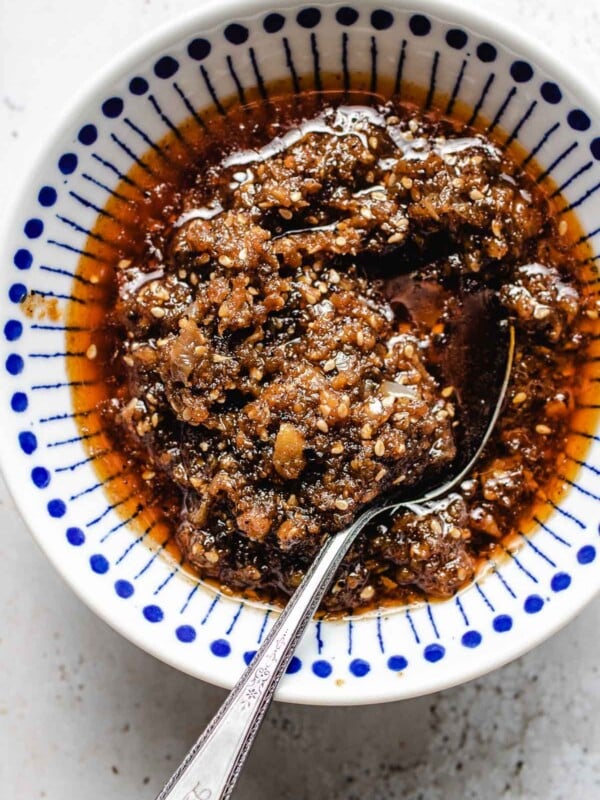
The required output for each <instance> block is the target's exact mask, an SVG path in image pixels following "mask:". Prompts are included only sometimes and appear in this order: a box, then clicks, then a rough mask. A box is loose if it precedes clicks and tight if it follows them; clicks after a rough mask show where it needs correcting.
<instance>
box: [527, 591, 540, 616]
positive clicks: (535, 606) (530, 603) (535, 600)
mask: <svg viewBox="0 0 600 800" xmlns="http://www.w3.org/2000/svg"><path fill="white" fill-rule="evenodd" d="M543 607H544V600H543V599H542V598H541V597H540V596H539V594H530V595H529V597H527V598H526V600H525V603H524V605H523V608H524V609H525V611H526V612H527V613H528V614H537V613H538V611H541V610H542V608H543Z"/></svg>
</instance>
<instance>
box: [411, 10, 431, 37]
mask: <svg viewBox="0 0 600 800" xmlns="http://www.w3.org/2000/svg"><path fill="white" fill-rule="evenodd" d="M408 25H409V27H410V29H411V31H412V32H413V33H414V35H415V36H427V34H428V33H429V32H430V30H431V22H430V21H429V20H428V19H427V17H425V16H423V14H414V15H413V16H412V17H411V18H410V22H409V23H408Z"/></svg>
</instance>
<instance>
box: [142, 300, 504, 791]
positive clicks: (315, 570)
mask: <svg viewBox="0 0 600 800" xmlns="http://www.w3.org/2000/svg"><path fill="white" fill-rule="evenodd" d="M480 310H481V308H480ZM480 317H481V315H480ZM477 322H478V325H477V326H476V331H475V333H476V338H475V337H473V336H472V337H471V342H470V346H471V347H472V348H474V350H477V351H479V350H480V348H482V347H483V348H485V344H486V342H487V343H488V344H490V343H491V344H492V345H493V346H494V347H495V348H496V351H497V352H501V353H502V355H503V358H501V359H496V360H495V361H496V363H495V371H496V375H491V370H492V369H493V365H491V364H490V361H492V360H493V359H489V358H488V359H486V358H483V359H482V361H480V363H479V364H478V365H477V367H478V369H477V372H474V373H473V374H472V375H470V376H466V377H467V378H470V379H471V381H470V382H475V383H476V384H477V385H478V386H480V387H481V386H483V387H484V392H486V393H487V397H486V396H485V395H481V396H480V398H479V401H478V402H475V403H473V402H471V403H470V405H471V408H470V410H469V413H470V414H471V418H470V419H468V421H467V422H466V424H465V425H463V428H464V429H465V430H466V429H469V430H472V431H475V432H481V433H480V435H479V437H478V438H476V437H475V436H472V435H471V436H469V435H466V436H464V437H463V452H462V453H460V454H459V458H458V459H457V462H456V463H455V469H456V470H457V471H456V472H455V474H454V476H453V477H452V478H451V479H450V480H448V481H447V482H446V483H444V484H443V485H439V486H437V487H435V488H432V489H430V490H429V491H428V492H426V493H425V494H423V495H422V496H420V497H417V498H415V499H414V500H403V501H398V500H396V501H395V502H394V499H393V497H390V496H389V495H388V496H383V497H380V498H378V499H377V500H376V501H375V502H374V503H373V504H372V505H371V506H369V507H368V508H366V510H364V511H363V512H362V514H361V515H360V516H359V517H358V518H357V519H356V520H355V521H354V522H353V523H352V524H351V525H350V526H349V527H347V528H346V529H345V530H343V531H341V532H340V533H337V534H336V535H335V536H331V537H329V538H328V539H327V541H326V542H325V544H324V545H323V547H322V549H321V551H320V552H319V554H318V555H317V557H316V558H315V560H314V562H313V564H312V566H311V567H310V568H309V570H308V572H307V573H306V576H305V577H304V580H303V581H302V583H301V584H300V586H299V587H298V589H297V590H296V592H295V593H294V595H293V596H292V597H291V598H290V600H289V602H288V604H287V605H286V607H285V609H284V610H283V611H282V612H281V614H280V615H279V618H278V619H277V621H276V622H275V624H274V625H273V627H272V628H271V630H270V631H269V634H268V635H267V637H266V638H265V641H264V642H263V644H262V645H261V647H260V649H259V650H258V652H257V653H256V655H255V656H254V658H253V659H252V662H251V663H250V665H249V666H248V667H247V668H246V670H245V671H244V673H243V675H242V676H241V678H240V679H239V681H238V682H237V684H236V685H235V687H234V688H233V689H232V691H231V693H230V694H229V696H228V698H227V699H226V700H225V702H224V703H223V705H222V706H221V708H220V709H219V710H218V712H217V713H216V715H215V716H214V717H213V719H212V720H211V722H210V723H209V724H208V726H207V728H206V730H205V731H204V733H203V734H202V735H201V736H200V738H199V739H198V741H197V742H196V744H195V745H194V746H193V747H192V749H191V750H190V751H189V753H188V754H187V756H186V757H185V759H184V760H183V762H182V763H181V765H180V766H179V767H178V768H177V770H176V771H175V773H174V774H173V776H172V777H171V779H170V780H169V782H168V783H167V785H166V786H165V788H164V789H163V790H162V792H161V793H160V794H159V796H158V798H157V800H226V798H228V797H229V796H230V794H231V792H232V791H233V788H234V786H235V784H236V782H237V779H238V777H239V774H240V772H241V770H242V767H243V764H244V761H245V759H246V756H247V755H248V752H249V750H250V747H251V745H252V742H253V741H254V737H255V736H256V734H257V732H258V729H259V727H260V724H261V722H262V719H263V717H264V715H265V713H266V711H267V709H268V708H269V705H270V703H271V700H272V699H273V695H274V693H275V690H276V688H277V685H278V684H279V681H280V679H281V676H282V675H283V673H284V671H285V669H286V667H287V665H288V664H289V662H290V660H291V658H292V656H293V654H294V650H295V649H296V646H297V644H298V642H299V640H300V638H301V636H302V634H303V633H304V631H305V629H306V627H307V625H308V623H309V622H310V620H311V619H312V617H313V614H314V613H315V611H316V609H317V607H318V606H319V603H320V602H321V599H322V598H323V595H324V594H325V592H326V591H327V588H328V587H329V585H330V584H331V582H332V580H333V577H334V575H335V573H336V571H337V568H338V567H339V565H340V563H341V562H342V560H343V558H344V556H345V555H346V553H347V552H348V550H349V549H350V547H351V545H352V543H353V542H354V540H355V539H356V537H357V535H358V534H359V533H360V532H361V531H362V530H363V528H364V527H365V526H366V525H367V524H368V523H369V522H371V520H373V519H374V518H375V517H377V516H378V515H379V514H382V513H383V512H392V513H393V512H395V511H397V510H398V509H399V508H402V507H404V508H409V509H410V510H411V511H413V512H414V513H417V514H425V513H431V512H432V511H435V510H436V508H441V507H442V506H443V505H445V503H446V502H447V501H444V500H441V501H440V498H447V497H448V495H449V494H450V493H451V492H452V491H453V489H455V488H456V487H457V486H458V485H459V484H460V483H461V482H462V481H463V480H464V479H465V477H466V476H467V475H468V473H469V472H470V471H471V470H472V468H473V466H474V465H475V462H476V461H477V459H478V458H479V456H480V455H481V452H482V451H483V449H484V447H485V445H486V443H487V441H488V439H489V437H490V435H491V433H492V431H493V429H494V426H495V424H496V422H497V420H498V417H499V415H500V411H501V409H502V404H503V401H504V398H505V395H506V390H507V387H508V383H509V379H510V373H511V368H512V363H513V356H514V348H515V334H514V329H513V327H512V325H510V324H508V322H507V321H506V320H503V321H501V322H500V324H498V323H495V324H494V330H490V329H489V320H488V321H487V324H488V330H487V336H484V338H483V339H482V338H481V335H482V331H481V326H482V324H483V325H485V320H483V319H478V321H477ZM489 337H493V339H492V338H489ZM499 342H500V345H499ZM471 355H472V354H471ZM467 361H468V359H467ZM499 366H500V367H501V372H500V374H499V375H498V374H497V371H498V367H499ZM486 370H487V372H486ZM464 378H465V376H464V375H463V379H464ZM494 378H495V380H496V382H495V384H494V385H495V386H497V385H498V383H499V382H500V383H501V385H500V389H499V391H498V394H497V396H496V398H497V399H496V402H495V404H494V405H493V407H491V406H490V402H491V400H492V398H493V394H492V395H491V396H490V395H489V391H490V385H491V384H492V383H493V380H494ZM498 378H499V379H500V380H498ZM464 383H465V384H467V383H469V380H466V381H464ZM471 389H472V387H471ZM467 405H469V404H467ZM490 408H492V413H491V416H490V414H489V410H490ZM486 411H487V414H486ZM483 414H486V418H485V419H482V415H483Z"/></svg>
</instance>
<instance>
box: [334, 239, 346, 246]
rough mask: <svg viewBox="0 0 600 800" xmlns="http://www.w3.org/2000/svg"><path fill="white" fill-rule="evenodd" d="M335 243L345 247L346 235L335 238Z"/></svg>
mask: <svg viewBox="0 0 600 800" xmlns="http://www.w3.org/2000/svg"><path fill="white" fill-rule="evenodd" d="M335 244H336V246H337V247H343V246H344V245H345V244H346V238H345V237H344V236H338V237H337V238H336V240H335Z"/></svg>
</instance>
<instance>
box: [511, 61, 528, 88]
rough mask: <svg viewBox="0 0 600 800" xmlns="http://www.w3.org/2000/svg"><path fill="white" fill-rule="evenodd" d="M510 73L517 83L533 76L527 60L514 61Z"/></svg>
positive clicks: (525, 81)
mask: <svg viewBox="0 0 600 800" xmlns="http://www.w3.org/2000/svg"><path fill="white" fill-rule="evenodd" d="M510 74H511V75H512V77H513V80H515V81H516V82H517V83H527V81H530V80H531V79H532V78H533V67H532V66H531V64H528V63H527V61H514V62H513V63H512V65H511V68H510Z"/></svg>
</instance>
